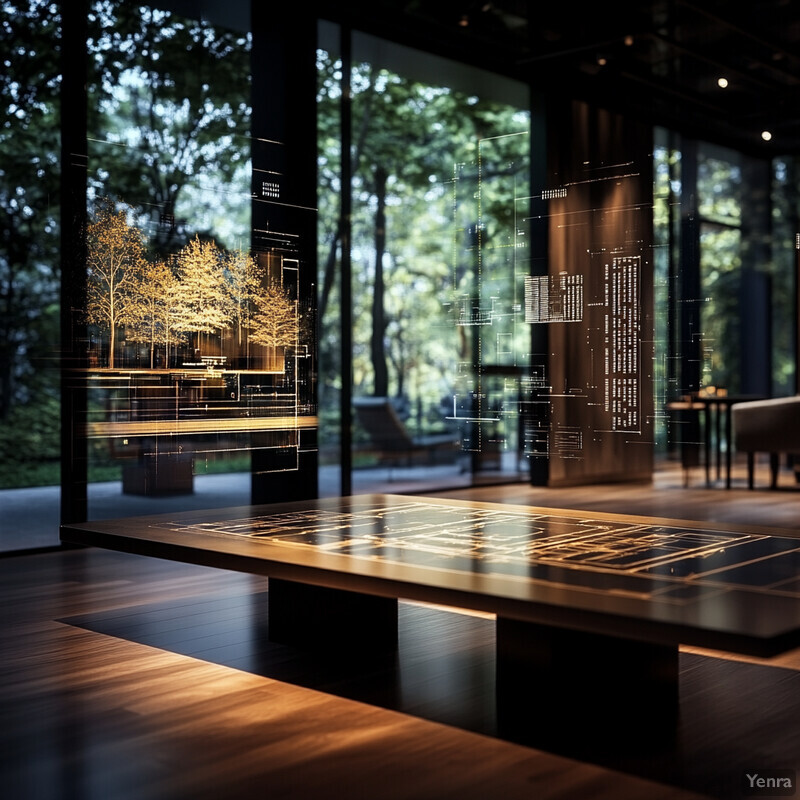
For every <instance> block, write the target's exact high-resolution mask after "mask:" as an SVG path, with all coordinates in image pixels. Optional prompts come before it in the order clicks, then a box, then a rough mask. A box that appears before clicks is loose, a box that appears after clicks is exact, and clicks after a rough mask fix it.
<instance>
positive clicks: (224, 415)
mask: <svg viewBox="0 0 800 800" xmlns="http://www.w3.org/2000/svg"><path fill="white" fill-rule="evenodd" d="M165 5H166V4H165ZM230 20H231V22H229V20H228V19H226V20H225V24H220V23H219V22H218V21H216V20H210V19H205V18H204V19H194V18H192V19H190V18H185V17H182V16H180V15H179V14H177V13H173V12H172V11H170V10H166V9H164V8H158V7H154V6H140V5H131V4H128V3H122V2H113V3H112V2H101V3H97V4H95V5H94V7H93V13H92V16H91V24H92V26H93V28H92V37H91V40H90V43H89V47H90V55H91V58H92V65H93V68H94V75H93V81H92V86H93V92H92V93H91V97H92V99H93V105H92V107H91V108H90V120H89V131H90V133H89V161H88V163H89V172H88V182H89V198H88V199H89V225H88V232H87V233H88V235H87V245H88V265H87V267H88V269H87V271H88V304H87V323H88V325H89V342H88V349H89V360H90V366H91V370H90V375H89V408H88V418H87V426H86V431H87V434H88V437H89V479H90V482H91V486H90V493H89V498H90V511H89V514H90V516H91V517H98V516H112V515H115V514H117V513H126V509H127V510H128V511H131V510H137V509H138V508H141V506H142V504H144V503H147V504H152V503H154V502H156V501H155V500H154V498H156V497H158V498H163V497H165V496H179V497H182V498H183V499H179V500H177V501H174V502H173V503H172V505H171V507H176V506H179V505H186V504H188V503H189V502H190V500H189V499H188V496H190V495H196V496H197V497H198V498H199V500H198V501H197V502H200V503H202V505H204V506H213V505H217V504H223V505H230V504H232V503H235V502H247V501H249V490H250V482H249V470H250V466H251V461H250V455H251V445H252V440H251V433H252V427H253V424H254V420H256V419H262V418H263V417H264V416H265V415H273V416H277V415H278V414H279V413H280V412H281V411H284V412H286V413H289V412H288V411H286V408H279V406H282V405H284V404H285V405H287V406H288V404H289V403H290V402H291V398H290V395H291V393H290V392H289V391H288V390H287V389H286V387H285V382H284V381H283V379H284V376H285V374H286V365H287V360H288V358H289V356H288V355H287V351H288V350H289V349H290V348H295V349H296V345H297V338H298V335H299V318H298V306H297V302H296V301H297V297H296V273H297V270H296V265H294V264H291V265H289V264H287V263H286V262H285V261H284V260H283V259H282V258H276V257H273V256H271V255H270V254H268V253H257V252H254V249H253V247H252V243H251V235H250V229H251V224H250V213H251V139H250V136H249V127H250V81H249V75H250V50H251V44H250V41H251V39H250V34H249V32H248V31H247V30H246V28H239V29H237V28H233V27H231V24H234V23H235V21H236V20H235V15H232V16H231V17H230ZM266 183H269V176H265V184H266ZM265 317H269V325H267V324H266V323H265V321H264V318H265ZM292 396H293V395H292ZM267 397H269V398H271V399H270V400H266V399H265V398H267ZM273 401H274V402H273ZM275 436H276V437H278V438H279V434H277V433H276V434H275ZM265 446H268V445H265ZM212 474H225V475H227V476H228V478H227V480H226V482H225V483H224V484H221V483H220V481H215V482H209V481H206V480H205V478H206V477H207V476H209V475H212ZM120 491H121V492H122V494H124V495H125V496H126V497H127V498H128V500H127V501H126V503H125V504H120V502H119V495H120ZM159 502H160V501H159ZM162 505H163V504H162Z"/></svg>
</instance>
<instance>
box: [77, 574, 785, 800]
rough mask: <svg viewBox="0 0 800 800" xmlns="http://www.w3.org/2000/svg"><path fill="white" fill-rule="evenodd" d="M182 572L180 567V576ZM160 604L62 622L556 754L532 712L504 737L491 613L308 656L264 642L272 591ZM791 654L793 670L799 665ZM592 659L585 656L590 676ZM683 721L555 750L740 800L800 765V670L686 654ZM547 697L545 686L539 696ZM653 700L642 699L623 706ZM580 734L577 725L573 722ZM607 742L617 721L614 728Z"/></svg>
mask: <svg viewBox="0 0 800 800" xmlns="http://www.w3.org/2000/svg"><path fill="white" fill-rule="evenodd" d="M182 569H185V568H183V567H182ZM253 582H254V586H253V590H252V591H248V592H243V593H241V594H231V595H228V596H226V597H223V598H214V597H212V598H196V599H195V600H194V601H192V602H191V603H187V601H186V599H183V598H181V599H179V600H174V599H173V600H166V601H162V602H158V601H154V602H152V603H148V604H147V605H144V606H138V607H135V608H119V609H112V610H110V611H103V612H96V613H92V612H90V613H87V614H80V615H76V616H71V617H68V618H65V619H62V620H61V621H63V622H65V623H67V624H69V625H72V626H76V627H79V628H82V629H87V630H91V631H94V632H97V633H102V634H105V635H108V636H113V637H117V638H121V639H124V640H126V641H132V642H139V643H142V644H146V645H150V646H153V647H157V648H161V649H165V650H168V651H170V652H173V653H179V654H183V655H187V656H191V657H193V658H197V659H201V660H203V661H209V662H212V663H215V664H222V665H225V666H229V667H233V668H235V669H239V670H243V671H245V672H248V673H253V674H257V675H263V676H266V677H269V678H273V679H276V680H279V681H282V682H286V683H290V684H292V685H296V686H303V687H306V688H311V689H314V690H317V691H321V692H325V693H328V694H333V695H336V696H339V697H344V698H348V699H352V700H356V701H359V702H362V703H367V704H370V705H375V706H380V707H382V708H386V709H392V710H397V711H402V712H404V713H408V714H411V715H413V716H415V717H420V718H423V719H426V720H431V721H435V722H440V723H445V724H446V725H449V726H454V727H456V728H459V729H462V730H467V731H472V732H477V733H480V734H485V735H488V736H492V737H499V738H504V739H506V740H510V741H513V742H515V743H517V744H523V745H525V746H530V747H534V748H538V749H543V750H546V751H549V752H554V751H553V749H552V748H551V747H549V746H548V740H547V731H542V730H541V728H540V727H537V725H536V709H535V708H525V709H521V713H522V714H523V716H524V719H525V724H524V726H523V728H524V730H525V731H526V733H524V734H522V735H520V733H519V732H518V731H516V732H515V733H514V734H513V738H511V739H509V737H508V735H507V734H506V733H505V732H504V731H503V730H499V729H498V726H497V720H496V716H495V701H494V674H495V665H494V622H493V619H492V618H491V617H488V616H486V615H466V614H462V613H455V612H454V611H453V610H450V609H441V608H435V607H430V606H425V605H421V604H412V603H405V602H403V603H401V604H400V619H399V631H400V634H399V637H400V644H399V650H398V654H397V656H396V657H395V656H389V657H386V656H373V657H370V656H369V655H367V654H365V653H363V652H362V653H357V654H353V653H352V652H324V653H321V652H314V653H308V652H302V651H299V650H297V649H295V648H292V647H288V646H285V645H280V644H275V643H272V642H270V641H269V640H268V630H269V622H268V606H269V593H268V591H264V589H265V588H267V587H266V586H264V585H263V584H261V586H260V587H259V586H258V579H253ZM797 656H798V654H795V661H796V665H797V666H800V659H798V658H797ZM591 663H592V654H591V653H587V654H586V669H587V670H591V668H592V667H591ZM680 679H681V688H680V692H681V699H680V703H681V705H680V716H679V722H678V726H677V730H676V731H675V735H674V738H670V739H668V740H667V741H658V742H656V741H652V740H651V739H650V738H649V737H648V735H647V734H645V733H643V732H641V731H640V732H636V733H637V737H635V738H636V740H637V747H636V748H635V749H632V748H631V747H630V744H629V746H628V747H627V748H626V749H625V750H620V749H616V748H614V749H605V748H604V747H603V746H602V744H603V742H602V741H596V740H595V741H594V743H593V744H592V745H590V746H588V747H587V746H585V745H582V746H580V747H579V748H568V749H566V750H563V751H557V754H558V755H563V756H566V757H568V758H576V759H579V760H581V761H587V762H590V763H593V764H596V765H599V766H603V767H607V768H611V769H614V770H619V771H622V772H624V773H627V774H630V775H635V776H639V777H643V778H646V779H649V780H654V781H657V782H659V783H666V784H670V785H674V786H676V787H680V788H683V789H688V790H690V791H696V792H699V793H702V794H706V795H709V796H711V797H715V798H720V800H730V798H732V797H738V796H739V794H738V793H739V789H740V784H741V774H742V770H744V769H751V770H763V769H766V768H784V769H798V768H800V748H798V742H800V715H798V713H797V711H798V708H797V698H798V697H800V671H797V670H792V669H786V668H777V667H775V666H769V665H768V662H761V663H753V662H751V663H745V662H738V661H731V660H727V659H724V658H717V657H714V656H712V655H710V654H701V653H700V652H699V651H694V652H689V651H684V652H682V653H681V656H680ZM541 688H542V692H547V691H548V689H547V687H546V686H543V687H541ZM619 702H620V703H621V704H624V703H646V702H647V698H636V697H632V698H624V697H621V698H619ZM574 724H575V725H576V726H580V725H581V724H582V723H581V720H579V719H576V720H575V721H574ZM608 725H609V735H611V733H612V732H613V728H614V722H613V720H609V721H608Z"/></svg>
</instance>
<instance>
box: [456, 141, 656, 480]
mask: <svg viewBox="0 0 800 800" xmlns="http://www.w3.org/2000/svg"><path fill="white" fill-rule="evenodd" d="M514 137H524V138H525V139H526V140H527V139H528V137H529V134H528V133H527V132H524V133H519V134H509V136H508V137H493V138H492V139H490V140H483V141H480V142H479V143H478V145H477V153H478V158H477V161H476V162H475V163H469V164H468V163H460V164H456V167H455V170H454V176H453V181H452V194H453V217H454V223H453V227H454V232H455V233H454V248H453V249H454V258H453V260H454V267H453V286H454V287H455V290H454V292H453V293H452V296H451V298H450V299H449V300H448V302H447V307H448V308H449V310H450V319H451V322H452V324H453V325H455V326H456V327H457V328H458V330H459V334H460V335H459V341H460V343H461V348H460V352H459V362H458V369H457V380H456V386H455V390H454V393H453V400H452V411H451V415H450V417H451V419H453V420H455V421H456V422H458V423H459V424H460V425H461V426H462V431H463V440H462V441H463V444H464V448H465V449H467V450H470V451H472V452H474V453H476V454H479V456H478V457H479V458H483V459H485V458H486V457H487V454H488V453H491V452H492V451H495V452H500V453H502V452H507V451H508V450H512V449H513V450H514V451H515V454H516V455H517V456H518V457H524V458H527V459H534V460H541V461H543V462H547V463H548V464H549V472H550V477H551V478H552V477H554V478H555V479H562V478H566V479H569V478H571V477H572V476H576V475H580V474H584V473H586V472H595V473H597V472H598V471H599V472H600V473H605V474H611V473H613V472H614V471H615V470H618V467H619V463H620V461H619V459H620V458H622V459H623V460H625V459H626V458H627V457H626V456H624V455H622V450H623V449H624V447H625V446H627V445H629V444H644V445H645V446H646V447H650V446H651V445H652V440H653V434H652V430H651V423H652V419H651V417H652V413H651V411H650V408H651V405H652V399H651V398H650V395H649V390H648V388H647V386H648V385H649V378H650V373H649V369H650V366H649V359H650V352H651V351H650V349H649V347H650V344H651V340H652V334H648V333H647V330H648V329H649V326H650V325H651V319H650V312H649V311H648V310H647V309H648V304H647V296H648V292H649V286H650V279H649V278H646V277H645V276H646V273H647V271H648V270H649V269H650V257H651V246H650V239H651V235H650V233H649V231H650V224H651V223H650V221H649V219H648V214H650V213H651V211H650V207H649V204H648V203H647V202H643V201H642V200H641V199H640V197H641V194H642V188H641V187H642V181H643V179H645V178H646V175H647V169H644V170H642V171H640V169H639V167H638V165H637V164H635V163H634V162H632V161H630V160H627V161H621V162H612V163H598V162H595V161H590V160H588V159H584V160H582V161H580V162H579V164H578V165H577V166H576V165H572V164H570V165H569V168H568V169H566V168H565V169H562V170H560V171H559V173H558V175H559V176H560V177H564V178H567V179H566V180H564V182H563V183H562V184H561V185H558V186H555V187H553V186H549V187H546V188H540V187H536V188H535V189H534V190H533V191H529V190H528V184H527V182H526V181H525V180H523V179H522V177H521V174H520V172H519V171H518V170H515V169H514V165H513V163H512V160H511V159H510V157H509V154H508V153H507V152H505V151H504V148H505V147H507V146H508V144H507V143H508V141H509V140H513V138H514ZM525 149H526V148H519V149H518V152H519V151H520V150H522V151H524V150H525ZM503 198H513V200H511V201H510V203H509V202H508V201H506V202H505V203H503V202H502V199H503ZM470 220H472V221H471V222H470ZM612 440H616V443H615V444H614V445H613V448H610V447H609V444H610V442H611V441H612ZM610 449H614V450H615V452H616V455H615V457H614V459H610V460H607V459H606V454H607V453H608V451H609V450H610ZM601 451H602V453H601ZM642 451H643V452H644V448H642ZM634 460H635V459H634Z"/></svg>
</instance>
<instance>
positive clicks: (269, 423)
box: [83, 417, 317, 439]
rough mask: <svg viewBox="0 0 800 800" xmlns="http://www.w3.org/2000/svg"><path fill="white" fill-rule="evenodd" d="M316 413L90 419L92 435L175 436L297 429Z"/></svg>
mask: <svg viewBox="0 0 800 800" xmlns="http://www.w3.org/2000/svg"><path fill="white" fill-rule="evenodd" d="M316 427H317V418H316V417H242V418H241V419H199V420H195V419H173V420H142V421H132V422H89V423H88V424H87V425H86V426H85V428H84V431H83V433H84V435H85V436H88V437H89V438H90V439H95V438H119V437H131V438H132V437H135V436H174V435H179V434H194V433H228V432H239V433H242V432H249V431H281V430H298V429H300V428H316Z"/></svg>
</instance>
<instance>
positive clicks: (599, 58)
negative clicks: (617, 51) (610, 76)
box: [597, 56, 608, 67]
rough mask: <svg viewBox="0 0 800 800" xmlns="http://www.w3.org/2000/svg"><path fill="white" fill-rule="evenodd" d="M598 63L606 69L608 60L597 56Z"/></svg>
mask: <svg viewBox="0 0 800 800" xmlns="http://www.w3.org/2000/svg"><path fill="white" fill-rule="evenodd" d="M597 63H598V64H599V65H600V66H601V67H604V66H605V65H606V64H608V59H607V58H606V57H605V56H597Z"/></svg>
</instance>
